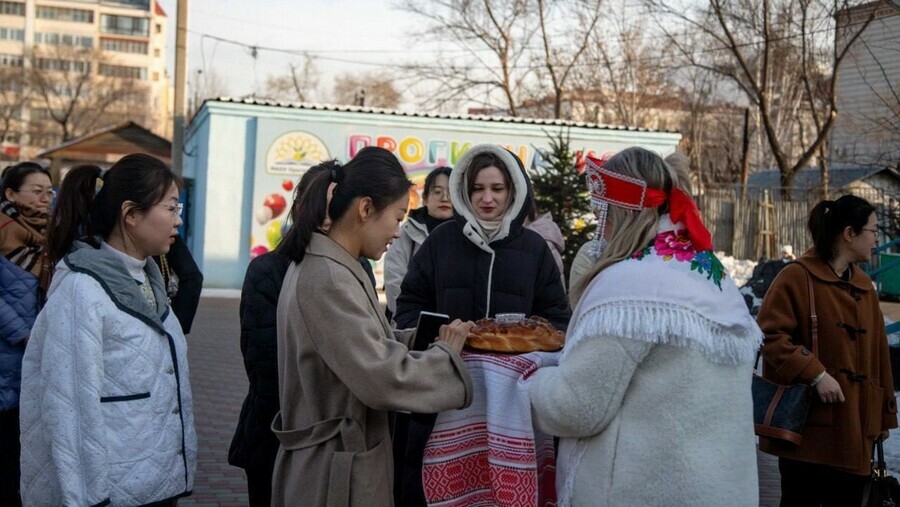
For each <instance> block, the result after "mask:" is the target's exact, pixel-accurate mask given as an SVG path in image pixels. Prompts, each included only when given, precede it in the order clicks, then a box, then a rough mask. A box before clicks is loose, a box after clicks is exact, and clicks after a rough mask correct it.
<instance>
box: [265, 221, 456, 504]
mask: <svg viewBox="0 0 900 507" xmlns="http://www.w3.org/2000/svg"><path fill="white" fill-rule="evenodd" d="M409 338H410V337H409V336H408V333H406V336H405V339H407V340H408V339H409ZM278 380H279V382H278V387H279V396H280V398H281V412H280V413H279V414H278V416H276V418H275V421H274V422H273V424H272V429H273V431H274V432H275V435H276V436H277V437H278V439H279V441H280V442H281V446H280V448H279V450H278V456H277V457H276V460H275V471H274V474H273V478H272V481H273V482H272V505H273V506H282V505H283V506H292V507H293V506H299V505H302V506H309V507H315V506H328V507H332V506H348V505H351V506H362V505H365V506H373V507H378V506H385V507H387V506H392V505H393V503H394V501H393V492H392V487H393V458H392V453H391V442H390V428H389V422H388V411H411V412H420V413H435V412H440V411H443V410H451V409H458V408H463V407H467V406H468V405H469V404H470V403H471V402H472V380H471V378H470V377H469V374H468V371H467V370H466V367H465V366H464V365H463V362H462V359H461V358H460V356H459V355H458V354H457V353H455V352H453V351H452V350H451V349H450V348H449V347H448V346H447V345H446V344H444V343H440V342H438V343H435V344H434V345H432V346H431V347H430V348H429V349H428V350H426V351H423V352H416V351H410V350H409V349H408V345H407V343H404V342H401V341H397V339H395V336H394V333H393V332H392V330H391V328H390V325H389V324H388V322H387V320H386V319H385V317H384V313H383V312H382V311H381V307H380V306H379V304H378V299H377V297H376V295H375V291H374V289H373V287H372V284H371V282H370V281H369V279H368V277H367V275H366V273H365V272H364V271H363V269H362V267H361V266H360V265H359V262H357V260H356V259H354V258H353V257H352V256H351V255H350V254H349V253H348V252H347V251H346V250H344V249H343V248H342V247H341V246H340V245H338V244H337V243H335V242H334V241H333V240H331V239H329V238H328V237H327V236H324V235H322V234H318V233H315V234H313V238H312V240H311V241H310V245H309V247H308V248H307V251H306V256H305V257H304V259H303V262H301V263H300V264H299V265H298V264H296V263H294V264H292V265H291V267H290V268H289V269H288V272H287V275H286V276H285V279H284V285H283V286H282V289H281V294H280V296H279V298H278Z"/></svg>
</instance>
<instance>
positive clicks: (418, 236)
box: [403, 206, 428, 245]
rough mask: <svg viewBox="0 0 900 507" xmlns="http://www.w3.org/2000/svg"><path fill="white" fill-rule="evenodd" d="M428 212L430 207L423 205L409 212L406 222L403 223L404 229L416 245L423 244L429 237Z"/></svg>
mask: <svg viewBox="0 0 900 507" xmlns="http://www.w3.org/2000/svg"><path fill="white" fill-rule="evenodd" d="M427 214H428V208H426V207H425V206H422V207H421V208H416V209H414V210H412V211H410V212H409V216H408V217H407V218H406V222H405V223H404V224H403V231H404V232H406V234H407V235H408V236H409V239H411V240H412V241H413V242H414V243H415V244H416V245H421V244H422V243H424V242H425V238H427V237H428V225H426V223H425V215H427Z"/></svg>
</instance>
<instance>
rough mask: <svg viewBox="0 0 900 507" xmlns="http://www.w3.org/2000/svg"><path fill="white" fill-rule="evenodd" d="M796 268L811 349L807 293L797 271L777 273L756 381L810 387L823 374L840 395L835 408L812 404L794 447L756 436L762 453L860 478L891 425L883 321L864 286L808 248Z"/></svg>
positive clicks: (857, 276) (857, 273)
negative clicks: (813, 317)
mask: <svg viewBox="0 0 900 507" xmlns="http://www.w3.org/2000/svg"><path fill="white" fill-rule="evenodd" d="M797 262H798V263H800V264H802V265H803V266H805V267H806V268H807V269H808V270H809V273H810V276H811V277H812V281H813V288H814V289H813V290H814V293H815V294H814V295H815V305H816V313H817V315H818V322H819V351H818V354H813V352H812V347H813V345H812V335H811V330H810V316H809V296H808V293H809V289H808V286H807V278H806V272H805V271H804V269H803V266H799V265H788V266H787V267H785V268H784V269H783V270H782V271H781V273H779V275H778V277H777V278H775V281H774V282H773V283H772V286H771V287H770V288H769V292H768V293H767V294H766V297H765V299H763V303H762V307H761V308H760V311H759V317H758V322H759V327H760V328H761V329H762V331H763V333H764V334H765V339H764V342H763V349H762V356H763V359H764V364H763V376H764V377H765V378H767V379H769V380H771V381H773V382H776V383H780V384H797V383H802V384H810V383H811V382H813V380H814V379H815V378H816V377H817V376H818V375H819V374H820V373H821V372H823V371H827V372H828V373H829V374H830V375H831V376H832V377H834V378H835V379H836V380H837V381H838V383H839V384H840V386H841V390H842V391H843V392H844V397H845V398H846V401H844V402H843V403H822V402H820V401H819V399H818V396H816V398H815V400H814V401H813V405H812V408H811V409H810V412H809V417H808V418H807V421H806V427H805V428H804V430H803V442H802V444H801V445H793V444H788V443H784V442H783V441H780V440H775V439H771V438H766V437H760V441H759V447H760V449H761V450H762V451H764V452H767V453H769V454H774V455H776V456H780V457H783V458H788V459H793V460H798V461H805V462H810V463H819V464H823V465H828V466H832V467H835V468H838V469H841V470H842V471H844V472H848V473H852V474H858V475H868V474H869V473H870V472H871V466H870V459H871V456H872V448H873V445H874V441H875V439H876V438H877V437H878V435H879V433H881V432H882V431H884V430H888V429H890V428H896V427H897V404H896V402H895V400H894V392H893V381H892V378H891V364H890V358H889V355H888V344H887V337H886V335H885V329H884V318H883V317H882V314H881V308H880V307H879V306H878V294H877V293H876V291H875V289H874V287H873V286H872V280H871V279H870V278H869V277H868V276H867V275H866V274H865V273H864V272H863V271H862V270H860V269H859V268H858V267H856V266H852V267H851V269H852V276H851V278H850V281H849V282H844V281H842V280H841V279H840V278H838V276H837V275H836V274H835V273H834V271H832V270H831V267H830V266H829V265H828V264H827V263H826V262H825V261H824V260H822V259H821V258H820V257H818V256H817V255H816V254H815V252H814V251H813V250H810V251H808V252H806V253H805V254H804V255H803V256H802V257H800V259H798V260H797Z"/></svg>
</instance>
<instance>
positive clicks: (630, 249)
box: [569, 147, 687, 306]
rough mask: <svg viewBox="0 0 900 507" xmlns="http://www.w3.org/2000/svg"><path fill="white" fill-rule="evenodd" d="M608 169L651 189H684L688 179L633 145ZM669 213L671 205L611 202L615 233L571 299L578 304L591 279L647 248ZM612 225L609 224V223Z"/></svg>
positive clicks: (609, 218) (612, 160) (609, 215)
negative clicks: (623, 205)
mask: <svg viewBox="0 0 900 507" xmlns="http://www.w3.org/2000/svg"><path fill="white" fill-rule="evenodd" d="M603 167H604V169H608V170H610V171H613V172H616V173H619V174H624V175H626V176H631V177H634V178H639V179H641V180H643V181H645V182H647V188H655V189H659V190H665V191H666V192H669V191H671V190H672V189H673V188H680V189H682V190H684V186H685V184H686V183H687V182H682V181H681V178H680V177H679V174H678V173H677V172H676V171H675V170H674V169H673V168H672V167H671V166H669V165H668V164H667V163H666V162H665V161H663V159H662V158H661V157H660V156H659V155H657V154H656V153H653V152H652V151H650V150H645V149H644V148H638V147H632V148H627V149H625V150H622V151H620V152H619V153H616V154H615V155H613V156H612V157H610V158H609V160H607V161H606V163H604V164H603ZM668 212H669V206H668V204H663V205H662V206H660V207H658V208H644V209H642V210H640V211H634V210H629V209H625V208H620V207H618V206H615V205H612V204H610V205H609V211H608V213H607V218H606V222H607V224H612V226H613V227H614V234H613V236H612V237H611V238H610V239H609V241H608V243H607V245H606V248H604V249H603V251H602V252H601V253H600V258H599V259H597V262H595V263H594V266H593V267H592V268H591V269H590V270H589V271H588V272H587V274H585V276H584V277H583V278H582V279H581V281H579V282H578V283H577V284H576V285H575V287H572V291H571V293H570V295H569V296H570V299H571V302H572V305H573V306H574V305H575V304H576V303H577V302H578V300H579V299H580V298H581V295H582V293H583V292H584V290H585V289H586V288H587V286H588V284H590V283H591V280H593V279H594V277H596V276H597V275H598V274H599V273H600V272H601V271H603V270H604V269H606V268H608V267H609V266H611V265H613V264H615V263H617V262H619V261H623V260H625V259H627V258H629V257H631V256H632V255H633V254H634V253H635V252H637V251H638V250H641V249H643V248H644V247H646V246H647V245H649V244H650V242H651V241H652V240H653V238H654V237H656V228H657V226H658V225H659V218H660V217H661V216H662V215H663V214H665V213H668ZM607 226H609V225H607Z"/></svg>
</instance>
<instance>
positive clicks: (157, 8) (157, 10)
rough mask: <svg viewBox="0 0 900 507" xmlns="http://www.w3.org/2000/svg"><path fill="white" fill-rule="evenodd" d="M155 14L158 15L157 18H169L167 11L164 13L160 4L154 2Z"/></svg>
mask: <svg viewBox="0 0 900 507" xmlns="http://www.w3.org/2000/svg"><path fill="white" fill-rule="evenodd" d="M153 13H154V14H156V15H157V16H162V17H164V18H167V17H168V16H166V11H164V10H163V8H162V5H159V2H157V1H154V2H153Z"/></svg>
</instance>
